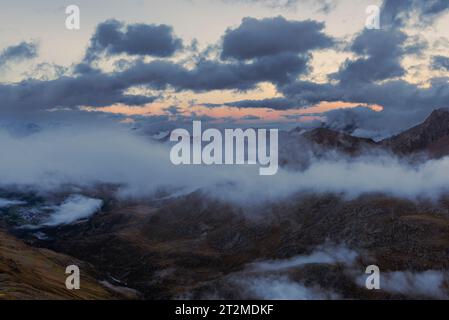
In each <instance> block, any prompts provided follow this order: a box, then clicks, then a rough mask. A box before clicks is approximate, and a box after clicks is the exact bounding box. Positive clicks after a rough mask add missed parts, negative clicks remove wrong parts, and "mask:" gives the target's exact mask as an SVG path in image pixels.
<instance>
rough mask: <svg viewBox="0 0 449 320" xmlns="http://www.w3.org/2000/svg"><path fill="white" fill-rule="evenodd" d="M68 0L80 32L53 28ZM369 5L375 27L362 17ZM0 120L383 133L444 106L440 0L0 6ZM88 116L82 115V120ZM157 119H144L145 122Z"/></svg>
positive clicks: (447, 94)
mask: <svg viewBox="0 0 449 320" xmlns="http://www.w3.org/2000/svg"><path fill="white" fill-rule="evenodd" d="M68 5H77V6H78V7H79V8H80V29H79V30H68V29H67V28H66V26H65V19H66V17H67V15H66V13H65V9H66V7H67V6H68ZM371 5H376V6H378V7H379V8H380V29H379V30H369V29H367V28H366V27H365V21H366V20H367V17H368V14H367V12H366V9H367V7H369V6H371ZM0 9H1V10H0V21H1V22H0V101H1V103H0V118H1V121H2V122H3V123H5V122H8V121H19V122H26V123H38V122H42V121H74V122H75V121H83V122H85V121H90V120H91V121H93V122H97V121H111V119H112V121H117V122H122V123H126V124H131V125H136V126H143V127H145V126H148V127H150V128H154V130H162V129H164V128H173V127H177V126H183V125H187V124H188V123H189V122H190V123H191V121H192V120H193V119H199V120H203V121H205V122H208V123H210V125H221V126H243V125H245V126H272V127H279V128H280V129H283V128H285V129H288V128H292V127H296V126H305V127H307V126H317V125H327V126H329V127H331V128H335V129H338V130H350V133H352V134H354V135H359V136H367V137H373V138H381V137H385V136H389V135H392V134H394V133H397V132H399V131H401V130H404V129H406V128H408V127H410V126H413V125H415V124H417V123H419V122H421V121H423V119H425V117H426V116H427V115H428V114H429V113H430V112H431V111H432V110H434V109H436V108H442V107H449V83H448V80H449V78H448V71H449V1H447V0H429V1H419V0H354V1H352V0H351V1H349V0H318V1H313V0H279V1H276V0H260V1H257V0H168V1H167V0H165V1H160V0H128V1H126V3H125V2H124V1H119V0H96V1H87V0H77V1H75V0H70V1H65V0H63V1H56V0H43V1H39V2H37V1H31V0H30V1H26V0H16V1H8V2H2V3H1V4H0ZM87 119H89V120H87ZM155 124H156V125H155Z"/></svg>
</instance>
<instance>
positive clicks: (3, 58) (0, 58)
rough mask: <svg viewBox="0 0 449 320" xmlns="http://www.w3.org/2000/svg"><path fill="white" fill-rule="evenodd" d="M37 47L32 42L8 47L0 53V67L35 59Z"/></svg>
mask: <svg viewBox="0 0 449 320" xmlns="http://www.w3.org/2000/svg"><path fill="white" fill-rule="evenodd" d="M37 49H38V48H37V45H36V44H35V43H33V42H21V43H19V44H18V45H14V46H10V47H8V48H6V49H4V50H3V51H2V52H1V53H0V67H2V66H4V65H6V64H8V63H10V62H21V61H24V60H28V59H32V58H35V57H37Z"/></svg>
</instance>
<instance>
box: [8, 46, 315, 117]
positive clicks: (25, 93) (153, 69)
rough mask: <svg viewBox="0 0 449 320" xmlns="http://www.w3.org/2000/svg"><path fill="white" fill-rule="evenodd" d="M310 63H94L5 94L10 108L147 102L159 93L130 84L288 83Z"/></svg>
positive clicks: (283, 58) (275, 59)
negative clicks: (139, 92)
mask: <svg viewBox="0 0 449 320" xmlns="http://www.w3.org/2000/svg"><path fill="white" fill-rule="evenodd" d="M306 64H307V61H306V59H305V58H302V57H298V56H295V55H291V54H288V53H287V54H279V55H276V56H271V57H264V58H261V59H258V60H257V61H254V62H251V63H244V62H236V63H221V62H217V61H211V60H202V61H200V62H198V63H197V65H196V66H195V67H194V68H193V69H187V68H185V67H184V66H182V65H180V64H177V63H173V62H169V61H161V60H156V61H152V62H150V63H144V62H141V61H139V62H136V63H135V64H134V65H132V66H131V67H129V68H128V69H126V70H124V71H116V72H112V73H103V72H101V71H99V70H95V69H89V70H88V72H86V70H84V71H85V72H84V73H81V74H79V75H78V76H74V77H68V76H64V77H60V78H57V79H54V80H49V81H37V80H27V81H22V82H20V83H18V84H4V85H0V100H1V101H2V105H3V108H4V109H10V110H11V111H12V110H14V111H16V112H21V111H24V110H31V109H49V108H55V107H67V108H74V107H77V106H82V105H83V106H93V107H102V106H107V105H110V104H114V103H125V104H129V105H143V104H146V103H150V102H152V101H154V100H155V97H147V96H136V95H127V94H125V93H124V92H125V91H126V89H128V88H130V87H133V86H146V87H149V88H153V89H158V90H164V89H167V88H173V89H175V90H177V91H182V90H192V91H195V92H203V91H210V90H224V89H235V90H247V89H251V88H254V87H255V86H256V85H257V84H258V83H259V82H263V81H270V82H274V83H277V84H283V83H288V82H290V81H292V80H293V79H295V78H296V77H297V76H298V75H299V74H300V73H302V72H304V71H305V70H306V69H307V66H306Z"/></svg>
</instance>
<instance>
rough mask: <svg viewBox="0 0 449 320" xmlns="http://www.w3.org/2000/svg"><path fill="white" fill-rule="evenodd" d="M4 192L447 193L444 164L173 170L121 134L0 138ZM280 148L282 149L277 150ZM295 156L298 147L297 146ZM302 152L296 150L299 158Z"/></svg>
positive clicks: (77, 130)
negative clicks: (97, 188)
mask: <svg viewBox="0 0 449 320" xmlns="http://www.w3.org/2000/svg"><path fill="white" fill-rule="evenodd" d="M0 143H1V145H2V146H3V154H2V157H1V159H0V181H1V185H2V186H4V187H6V186H18V187H32V188H34V189H36V190H38V191H41V192H45V191H56V190H59V189H60V188H61V186H64V185H72V186H73V185H75V186H79V187H91V186H94V185H96V184H115V185H119V186H121V188H120V190H119V195H120V196H131V197H148V196H151V195H153V194H154V193H155V192H156V191H158V190H159V189H160V188H161V187H172V188H173V189H176V190H177V192H179V191H180V190H183V191H184V192H191V191H194V190H197V189H202V190H204V191H205V192H208V194H209V195H213V196H215V197H218V198H220V199H223V200H226V201H232V202H238V203H243V204H245V203H246V204H247V203H248V202H251V203H260V202H263V201H265V200H268V201H276V200H280V199H282V198H286V197H289V196H291V195H293V194H295V193H298V192H302V191H304V192H335V193H344V194H346V195H347V196H350V197H356V196H358V195H361V194H364V193H385V194H388V195H392V196H398V197H407V198H416V197H418V196H425V197H430V198H437V197H438V196H440V195H441V194H443V193H445V192H447V191H449V158H448V157H446V158H443V159H439V160H431V161H427V162H425V163H423V164H419V165H410V164H406V163H405V162H403V161H401V160H399V159H396V158H392V157H389V156H385V155H384V156H365V157H359V158H357V159H348V158H344V157H341V158H335V159H333V160H314V161H312V162H311V165H310V166H309V167H308V168H307V169H305V170H303V171H299V170H298V171H292V170H290V171H289V170H286V169H280V170H279V171H278V173H277V174H276V175H275V176H271V177H265V176H263V177H261V176H259V175H258V173H257V170H258V167H257V166H252V165H246V166H175V165H173V164H172V163H171V162H170V159H169V153H170V149H169V146H167V145H163V144H160V143H155V142H151V141H150V139H149V138H147V137H142V136H136V135H134V134H132V133H130V132H128V131H125V130H124V129H122V128H98V129H96V130H93V129H92V128H90V129H89V128H87V127H64V128H54V129H46V130H42V131H40V132H37V133H34V134H31V135H28V136H26V137H20V138H18V137H13V136H11V135H10V134H9V133H8V132H6V131H0ZM280 143H281V144H282V141H281V142H280ZM298 147H299V148H300V146H298ZM299 151H301V150H299Z"/></svg>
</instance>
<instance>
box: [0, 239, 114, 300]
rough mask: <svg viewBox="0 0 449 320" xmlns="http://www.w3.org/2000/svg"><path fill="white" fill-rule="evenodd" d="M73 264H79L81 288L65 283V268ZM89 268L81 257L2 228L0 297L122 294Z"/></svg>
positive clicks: (47, 297) (65, 297)
mask: <svg viewBox="0 0 449 320" xmlns="http://www.w3.org/2000/svg"><path fill="white" fill-rule="evenodd" d="M71 264H76V265H78V266H79V267H80V270H81V289H80V290H72V291H71V290H67V289H66V287H65V280H66V276H67V275H66V274H65V268H66V267H67V266H68V265H71ZM83 270H84V271H83ZM86 270H88V266H87V265H86V264H85V263H83V262H81V261H78V260H76V259H74V258H71V257H69V256H66V255H63V254H58V253H55V252H53V251H50V250H47V249H37V248H31V247H29V246H28V245H26V244H25V243H23V242H21V241H20V240H17V239H16V238H14V237H12V236H10V235H7V234H6V233H5V232H3V231H2V230H0V300H2V299H26V300H28V299H32V300H34V299H114V298H120V297H123V296H121V295H120V294H119V293H114V292H113V291H111V290H109V289H107V288H105V287H104V286H102V285H101V284H100V283H98V282H97V281H96V280H95V279H94V278H93V277H92V276H91V275H90V274H89V273H88V271H86Z"/></svg>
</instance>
